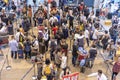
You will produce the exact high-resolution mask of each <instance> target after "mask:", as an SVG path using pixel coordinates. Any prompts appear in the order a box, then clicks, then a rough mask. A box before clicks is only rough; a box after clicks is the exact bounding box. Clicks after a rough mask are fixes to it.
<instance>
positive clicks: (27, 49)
mask: <svg viewBox="0 0 120 80" xmlns="http://www.w3.org/2000/svg"><path fill="white" fill-rule="evenodd" d="M24 51H25V59H27V57H28V56H29V58H31V43H30V40H29V39H26V42H25V43H24Z"/></svg>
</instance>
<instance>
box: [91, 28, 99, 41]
mask: <svg viewBox="0 0 120 80" xmlns="http://www.w3.org/2000/svg"><path fill="white" fill-rule="evenodd" d="M97 33H98V30H97V29H95V30H94V33H93V36H92V38H93V39H98V38H97V37H98V35H97Z"/></svg>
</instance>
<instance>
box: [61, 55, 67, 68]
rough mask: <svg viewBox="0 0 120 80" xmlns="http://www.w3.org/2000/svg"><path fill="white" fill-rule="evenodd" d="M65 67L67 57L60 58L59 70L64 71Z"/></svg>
mask: <svg viewBox="0 0 120 80" xmlns="http://www.w3.org/2000/svg"><path fill="white" fill-rule="evenodd" d="M66 66H67V57H66V56H62V61H61V68H62V69H64V68H66Z"/></svg>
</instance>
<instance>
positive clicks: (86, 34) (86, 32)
mask: <svg viewBox="0 0 120 80" xmlns="http://www.w3.org/2000/svg"><path fill="white" fill-rule="evenodd" d="M84 35H85V38H89V31H88V30H85V32H84Z"/></svg>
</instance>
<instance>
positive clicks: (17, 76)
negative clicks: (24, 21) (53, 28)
mask: <svg viewBox="0 0 120 80" xmlns="http://www.w3.org/2000/svg"><path fill="white" fill-rule="evenodd" d="M104 27H105V26H104ZM36 29H37V28H34V30H33V31H35V32H37V31H36ZM35 34H36V33H35ZM69 42H70V41H69V40H67V43H69ZM3 52H4V55H6V54H8V56H9V57H8V59H9V64H10V65H11V66H12V69H11V70H10V71H7V70H6V66H7V63H5V66H4V68H3V71H2V73H1V79H0V80H22V79H21V78H22V77H23V76H24V74H25V73H26V72H27V71H28V70H29V69H30V68H31V67H32V66H33V65H32V64H31V62H30V61H26V60H24V59H21V60H20V59H17V60H14V59H11V58H10V51H9V52H8V48H6V49H4V50H3ZM47 57H49V55H48V54H47ZM4 59H5V56H4V57H1V56H0V69H1V67H2V64H3V62H4ZM71 59H72V57H71V53H69V60H68V66H70V68H71V71H72V72H80V70H79V67H73V66H72V64H71ZM110 67H111V66H110ZM111 68H112V67H111ZM98 69H102V70H103V72H104V73H105V74H106V75H107V76H108V78H109V79H110V77H111V74H110V71H107V66H106V64H105V63H104V61H103V59H102V58H101V56H100V55H98V56H97V58H96V60H95V64H94V66H93V68H92V69H89V68H87V69H86V71H85V73H84V74H82V73H80V75H79V80H97V79H95V77H91V78H87V77H86V76H87V75H88V74H90V73H93V72H97V70H98ZM33 74H34V71H33V69H32V70H31V71H30V72H29V74H28V75H27V76H26V77H25V78H24V79H23V80H32V76H33ZM118 77H119V76H118ZM117 80H120V78H118V79H117Z"/></svg>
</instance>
